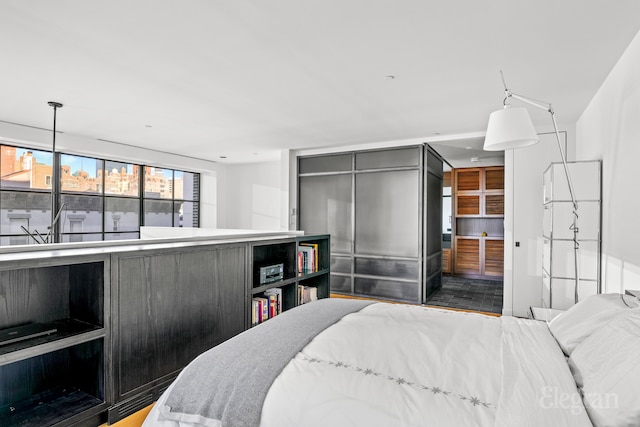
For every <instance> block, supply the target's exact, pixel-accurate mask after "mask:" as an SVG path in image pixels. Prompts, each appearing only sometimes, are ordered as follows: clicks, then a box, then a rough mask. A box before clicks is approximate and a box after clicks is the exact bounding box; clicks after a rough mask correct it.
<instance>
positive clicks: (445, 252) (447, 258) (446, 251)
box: [442, 248, 451, 274]
mask: <svg viewBox="0 0 640 427" xmlns="http://www.w3.org/2000/svg"><path fill="white" fill-rule="evenodd" d="M442 272H443V273H447V274H449V273H451V249H450V248H442Z"/></svg>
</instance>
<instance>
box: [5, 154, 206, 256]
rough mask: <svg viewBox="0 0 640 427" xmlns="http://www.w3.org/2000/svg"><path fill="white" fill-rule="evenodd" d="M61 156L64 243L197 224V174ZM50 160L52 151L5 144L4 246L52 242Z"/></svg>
mask: <svg viewBox="0 0 640 427" xmlns="http://www.w3.org/2000/svg"><path fill="white" fill-rule="evenodd" d="M57 155H59V156H60V171H59V173H60V182H59V192H58V193H59V202H58V204H59V206H60V216H59V220H58V226H59V233H60V241H61V242H76V241H95V240H120V239H135V238H139V236H140V226H141V225H155V226H166V227H183V226H184V227H197V226H198V223H199V218H198V212H199V210H198V205H199V203H198V201H199V174H197V173H191V172H183V171H174V170H172V169H162V168H156V167H150V166H141V165H135V164H132V163H127V162H116V161H111V160H103V159H96V158H91V157H84V156H75V155H70V154H65V153H60V154H57ZM52 159H53V157H52V153H51V152H47V151H40V150H32V149H28V148H20V147H13V146H9V145H0V246H4V245H16V244H34V243H42V241H43V240H47V239H48V241H53V239H49V238H48V236H47V234H48V233H49V225H50V223H51V206H52V201H51V182H52V164H53V160H52ZM142 171H144V175H142V173H141V172H142ZM142 188H144V193H142V191H141V189H142ZM141 211H142V212H143V215H141ZM23 227H24V229H23ZM25 230H26V231H25Z"/></svg>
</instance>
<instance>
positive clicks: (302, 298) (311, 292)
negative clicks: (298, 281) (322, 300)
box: [298, 285, 318, 304]
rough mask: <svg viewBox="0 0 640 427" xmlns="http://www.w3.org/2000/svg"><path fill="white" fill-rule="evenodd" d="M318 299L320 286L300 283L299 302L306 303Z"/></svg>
mask: <svg viewBox="0 0 640 427" xmlns="http://www.w3.org/2000/svg"><path fill="white" fill-rule="evenodd" d="M317 299H318V288H317V287H315V286H304V285H298V304H306V303H308V302H311V301H316V300H317Z"/></svg>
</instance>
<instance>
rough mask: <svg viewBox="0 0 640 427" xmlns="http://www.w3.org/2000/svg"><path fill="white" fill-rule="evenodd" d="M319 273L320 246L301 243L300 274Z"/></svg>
mask: <svg viewBox="0 0 640 427" xmlns="http://www.w3.org/2000/svg"><path fill="white" fill-rule="evenodd" d="M317 271H318V244H317V243H308V242H301V243H300V244H299V245H298V272H299V273H302V274H309V273H315V272H317Z"/></svg>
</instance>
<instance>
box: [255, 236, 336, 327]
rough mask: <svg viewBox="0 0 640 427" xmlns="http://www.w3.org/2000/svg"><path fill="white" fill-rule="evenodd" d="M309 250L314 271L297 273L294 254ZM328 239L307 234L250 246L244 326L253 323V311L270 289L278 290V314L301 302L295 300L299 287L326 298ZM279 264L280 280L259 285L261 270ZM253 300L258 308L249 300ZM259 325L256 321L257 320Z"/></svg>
mask: <svg viewBox="0 0 640 427" xmlns="http://www.w3.org/2000/svg"><path fill="white" fill-rule="evenodd" d="M305 247H306V248H309V249H307V250H310V249H311V248H312V249H313V252H309V253H308V255H307V258H308V257H309V256H311V255H312V256H313V269H314V270H315V269H317V271H308V272H305V271H303V270H301V268H300V265H299V262H298V253H299V252H300V251H301V250H304V249H303V248H305ZM329 252H330V237H329V235H308V236H299V237H295V238H287V239H279V240H274V241H268V242H260V243H258V244H254V245H253V246H252V250H251V253H252V259H251V270H252V276H251V278H252V280H251V283H250V286H249V289H250V291H249V300H250V301H249V304H250V305H249V307H250V308H249V310H247V311H248V313H249V315H248V322H247V324H248V325H252V324H255V322H254V320H255V319H254V317H256V316H255V310H257V311H259V308H255V307H260V306H264V303H263V301H264V300H262V298H267V295H265V292H267V291H269V290H270V289H274V288H279V289H281V292H280V293H279V295H280V297H278V298H281V304H282V311H286V310H289V309H291V308H294V307H295V306H296V305H299V304H300V303H301V301H300V298H299V296H300V295H299V288H301V287H305V286H307V287H312V288H316V289H314V290H313V293H315V294H316V295H317V297H318V298H328V297H329V292H330V290H329V274H330V269H331V260H330V254H329ZM279 264H282V266H283V279H282V280H277V281H273V282H267V283H264V281H263V283H260V282H261V280H260V279H261V274H260V268H261V267H268V266H274V265H279ZM254 298H255V299H257V300H258V301H257V304H259V305H258V306H255V304H256V302H255V301H253V299H254ZM258 322H259V321H258Z"/></svg>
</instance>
